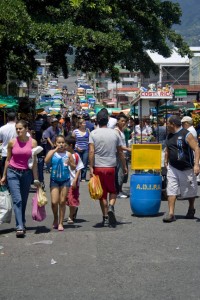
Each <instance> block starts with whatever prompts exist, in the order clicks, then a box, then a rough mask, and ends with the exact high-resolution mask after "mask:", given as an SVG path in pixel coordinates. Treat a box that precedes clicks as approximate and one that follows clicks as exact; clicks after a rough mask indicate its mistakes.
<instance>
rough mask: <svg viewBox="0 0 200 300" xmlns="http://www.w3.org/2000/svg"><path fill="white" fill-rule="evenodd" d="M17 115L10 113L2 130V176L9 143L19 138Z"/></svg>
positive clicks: (0, 139) (0, 135) (0, 131)
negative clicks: (16, 125)
mask: <svg viewBox="0 0 200 300" xmlns="http://www.w3.org/2000/svg"><path fill="white" fill-rule="evenodd" d="M15 123H16V115H15V113H14V112H10V113H8V123H7V124H6V125H4V126H2V127H1V128H0V143H2V165H1V172H2V173H1V174H3V170H4V166H5V161H6V158H7V146H8V142H9V141H10V140H12V139H14V138H15V137H17V133H16V128H15Z"/></svg>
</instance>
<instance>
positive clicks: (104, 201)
mask: <svg viewBox="0 0 200 300" xmlns="http://www.w3.org/2000/svg"><path fill="white" fill-rule="evenodd" d="M115 202H116V194H110V196H109V205H113V206H114V205H115ZM99 203H100V207H101V210H102V214H103V216H107V215H108V201H107V199H102V200H100V201H99Z"/></svg>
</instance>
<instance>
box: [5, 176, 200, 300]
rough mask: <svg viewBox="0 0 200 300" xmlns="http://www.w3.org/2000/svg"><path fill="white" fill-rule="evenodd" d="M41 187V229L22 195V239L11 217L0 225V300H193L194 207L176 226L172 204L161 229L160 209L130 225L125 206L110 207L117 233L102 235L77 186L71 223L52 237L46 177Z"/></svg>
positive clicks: (181, 208)
mask: <svg viewBox="0 0 200 300" xmlns="http://www.w3.org/2000/svg"><path fill="white" fill-rule="evenodd" d="M45 181H46V186H47V195H48V198H49V203H48V205H47V206H46V209H47V218H46V220H45V221H43V222H41V223H36V222H34V221H32V218H31V198H32V197H33V193H30V195H29V202H28V207H27V226H28V230H27V235H26V238H25V239H16V237H15V232H14V227H15V222H14V217H13V218H12V223H11V224H3V225H0V246H1V247H3V248H2V249H0V270H1V271H0V287H1V288H0V290H1V299H43V300H44V299H69V300H71V299H76V300H79V299H81V300H83V299H86V300H90V299H91V300H94V299H96V300H101V299H102V300H104V299H115V300H116V299H120V300H123V299H130V300H131V299H200V288H199V286H200V267H199V265H200V263H199V262H200V203H199V199H197V200H196V218H195V219H194V220H186V219H184V215H185V214H186V212H187V208H188V204H187V201H184V200H178V201H177V204H176V217H177V221H176V222H173V223H171V224H164V223H163V222H162V218H163V214H164V212H165V211H166V210H167V202H166V201H162V203H161V208H160V213H159V214H158V216H156V217H135V216H133V215H132V212H131V209H130V204H129V198H128V199H118V201H117V204H116V209H115V210H116V215H117V220H118V225H117V227H116V228H115V229H113V228H102V227H101V226H100V224H99V223H100V222H101V221H102V216H101V212H100V208H99V203H98V201H96V202H95V201H92V200H91V199H90V198H89V193H88V187H87V182H86V183H81V189H80V194H81V197H80V199H81V206H80V208H79V211H78V216H77V222H76V223H75V225H67V224H65V230H64V232H58V231H57V230H52V229H51V227H52V221H53V217H52V212H51V206H50V195H49V188H48V182H49V174H45ZM124 190H125V191H128V190H129V185H128V184H126V185H125V188H124ZM40 242H41V243H40Z"/></svg>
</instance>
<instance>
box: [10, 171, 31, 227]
mask: <svg viewBox="0 0 200 300" xmlns="http://www.w3.org/2000/svg"><path fill="white" fill-rule="evenodd" d="M32 178H33V174H32V170H26V171H20V170H16V169H10V168H9V167H8V169H7V181H8V187H9V190H10V194H11V197H12V201H13V208H14V213H15V220H16V228H17V229H19V230H23V229H24V225H25V223H26V219H25V211H26V204H27V200H28V194H29V189H30V185H31V182H32Z"/></svg>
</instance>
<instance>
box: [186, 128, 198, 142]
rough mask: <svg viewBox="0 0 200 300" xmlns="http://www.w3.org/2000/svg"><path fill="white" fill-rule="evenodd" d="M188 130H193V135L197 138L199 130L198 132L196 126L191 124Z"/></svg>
mask: <svg viewBox="0 0 200 300" xmlns="http://www.w3.org/2000/svg"><path fill="white" fill-rule="evenodd" d="M187 130H188V131H189V132H191V134H192V135H193V137H194V138H195V139H197V132H196V130H195V128H194V126H190V127H189V128H188V129H187Z"/></svg>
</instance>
